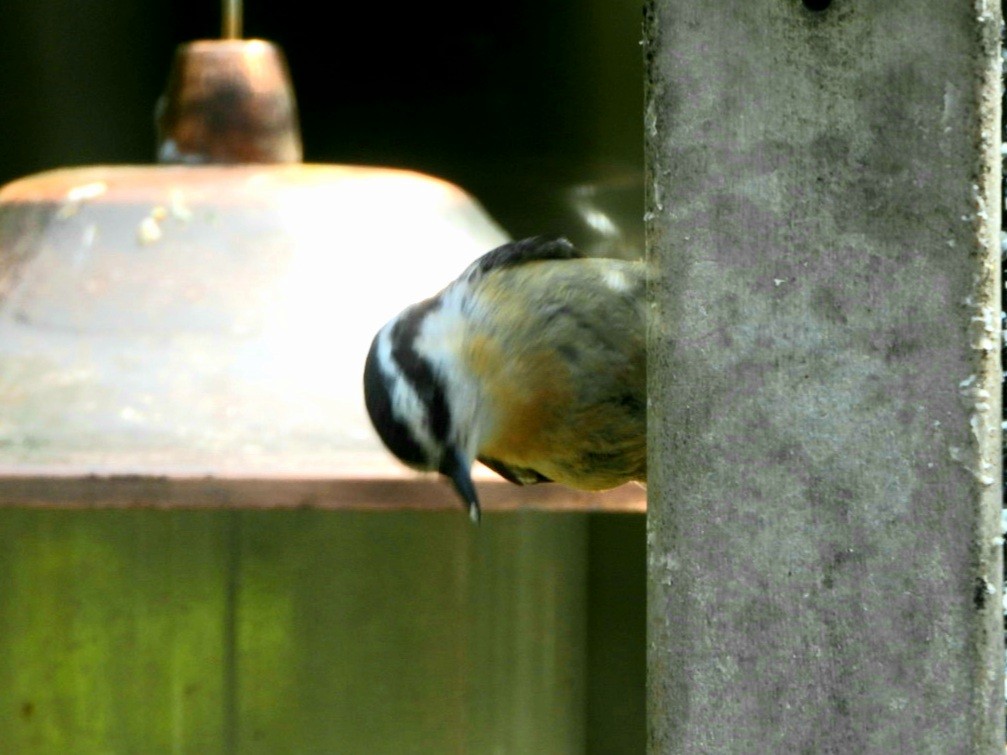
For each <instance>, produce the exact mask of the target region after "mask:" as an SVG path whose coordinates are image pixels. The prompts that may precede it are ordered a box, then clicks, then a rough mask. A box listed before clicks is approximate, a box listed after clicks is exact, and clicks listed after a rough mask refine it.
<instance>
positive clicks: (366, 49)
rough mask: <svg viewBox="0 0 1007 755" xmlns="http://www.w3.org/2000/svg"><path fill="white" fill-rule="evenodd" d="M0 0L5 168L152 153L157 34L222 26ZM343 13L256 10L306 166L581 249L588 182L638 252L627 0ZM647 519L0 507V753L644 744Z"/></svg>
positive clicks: (612, 747) (5, 175)
mask: <svg viewBox="0 0 1007 755" xmlns="http://www.w3.org/2000/svg"><path fill="white" fill-rule="evenodd" d="M0 7H2V10H3V13H2V24H0V124H2V126H0V183H2V182H6V181H8V180H10V179H13V178H16V177H19V176H23V175H26V174H30V173H33V172H36V171H40V170H44V169H47V168H52V167H56V166H73V165H86V164H102V163H105V164H108V163H143V162H149V161H150V160H151V159H152V155H153V152H154V132H153V108H154V103H155V101H156V99H157V97H158V96H159V94H160V92H161V90H162V88H163V86H164V82H165V79H166V76H167V72H168V66H169V63H170V60H171V56H172V53H173V50H174V48H175V46H176V45H177V44H178V43H180V42H184V41H187V40H190V39H197V38H206V37H213V36H215V35H216V34H217V30H218V28H219V7H218V3H216V2H211V1H209V0H208V1H207V2H192V1H190V0H185V1H182V0H173V1H172V2H168V1H167V0H163V1H158V0H143V1H140V0H87V1H86V2H81V0H4V1H3V4H2V6H0ZM334 8H335V10H334V20H333V18H330V17H329V12H328V11H326V12H320V11H319V10H318V5H317V4H316V3H297V2H286V3H276V2H266V0H259V2H255V1H254V0H249V2H247V3H246V9H245V36H247V37H262V38H266V39H270V40H272V41H274V42H277V43H278V44H279V45H281V46H282V47H283V49H284V51H285V52H286V55H287V57H288V60H289V62H290V67H291V72H292V75H293V78H294V84H295V87H296V90H297V94H298V100H299V106H300V114H301V124H302V131H303V137H304V144H305V159H306V160H307V161H311V162H333V163H357V164H371V165H388V166H394V167H403V168H411V169H416V170H420V171H424V172H428V173H432V174H435V175H438V176H441V177H443V178H446V179H449V180H451V181H453V182H455V183H457V184H459V185H461V186H462V187H464V188H466V189H467V190H469V191H470V192H472V193H473V194H474V195H475V196H476V197H477V198H478V199H479V200H480V201H481V202H482V203H483V204H484V205H485V206H486V208H487V209H488V210H489V212H490V213H491V214H492V215H493V216H494V217H496V218H497V220H498V221H499V222H500V223H501V224H502V225H503V226H504V228H505V229H506V230H507V231H508V232H510V233H511V234H512V235H514V236H522V235H527V234H532V233H542V232H555V233H564V234H566V235H569V236H570V237H571V238H573V240H574V241H576V242H578V243H581V244H584V245H590V244H591V242H592V240H593V239H594V236H592V234H595V232H596V231H597V228H592V226H591V224H590V223H587V222H585V214H584V212H583V207H581V208H580V209H579V210H578V209H577V207H576V206H575V205H576V204H577V198H578V197H581V198H583V197H584V196H585V191H586V192H587V193H588V194H590V196H591V197H593V199H592V201H595V200H597V201H598V202H601V203H603V204H604V203H608V204H607V205H606V206H607V207H608V208H609V209H611V213H610V214H611V218H613V219H614V220H615V221H616V225H618V226H619V228H620V229H621V231H622V233H623V236H624V237H625V238H627V239H629V240H630V245H631V246H633V245H634V244H636V245H638V240H639V238H640V237H641V236H642V234H641V231H640V224H641V218H640V215H641V214H642V197H641V196H640V194H641V189H640V174H641V171H642V116H641V112H642V74H641V61H640V49H639V45H638V41H639V37H640V3H639V1H638V0H633V1H630V0H607V1H606V0H582V1H581V2H576V3H574V2H569V0H568V1H567V2H559V1H558V0H535V1H534V2H533V1H532V0H511V2H508V3H484V4H472V3H462V2H458V1H457V0H446V1H445V2H441V3H416V2H409V3H405V2H392V3H355V4H354V3H348V4H339V5H336V6H334ZM592 192H594V193H592ZM637 251H639V250H638V249H637ZM629 253H632V250H631V251H630V252H629ZM0 505H2V502H0ZM644 529H645V525H644V518H643V517H642V516H639V515H599V514H542V513H531V512H527V513H509V514H497V515H490V516H488V517H487V518H486V521H485V522H484V524H483V526H482V527H481V528H480V529H478V530H476V529H474V528H472V527H470V526H469V525H468V522H467V520H466V518H465V517H464V516H463V515H461V513H460V512H455V511H450V512H439V513H427V514H419V513H415V512H388V513H380V514H374V513H370V514H362V513H347V512H322V511H273V512H269V511H266V512H263V511H212V512H206V511H203V512H197V511H154V510H134V511H71V510H60V511H37V510H35V511H27V510H17V509H9V508H7V509H2V508H0V752H3V753H60V754H62V753H99V752H100V753H161V752H172V753H174V752H179V753H183V752H184V753H214V752H228V753H287V752H289V753H385V752H387V753H406V752H415V753H446V752H457V753H469V752H471V753H481V752H505V753H521V754H522V755H524V754H526V753H527V754H536V753H553V752H556V753H567V752H571V753H572V752H585V751H586V752H591V753H613V754H617V753H639V752H643V751H644V740H645V733H644V732H645V724H644V693H643V684H644V674H645V666H644V663H645V639H644V634H645V629H644V608H645V607H644V602H645V569H644Z"/></svg>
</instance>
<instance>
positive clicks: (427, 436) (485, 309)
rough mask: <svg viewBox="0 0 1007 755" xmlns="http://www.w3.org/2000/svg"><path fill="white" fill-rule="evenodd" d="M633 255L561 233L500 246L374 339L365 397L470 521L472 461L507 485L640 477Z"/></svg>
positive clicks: (475, 504)
mask: <svg viewBox="0 0 1007 755" xmlns="http://www.w3.org/2000/svg"><path fill="white" fill-rule="evenodd" d="M645 288H646V275H645V269H644V263H643V262H641V261H627V260H618V259H603V258H594V257H586V256H585V255H584V254H583V253H582V252H580V251H579V250H578V249H577V248H576V247H574V245H573V244H571V243H570V241H568V240H567V239H565V238H563V237H553V236H534V237H530V238H525V239H521V240H517V241H512V242H509V243H506V244H503V245H501V246H499V247H497V248H495V249H493V250H491V251H489V252H486V253H485V254H483V255H482V256H481V257H479V258H478V259H476V260H475V261H474V262H472V263H471V264H470V265H469V266H468V267H467V268H466V269H465V270H464V271H463V272H462V274H461V275H460V276H459V277H458V278H457V279H456V280H454V281H453V282H451V283H449V284H448V285H447V286H446V287H445V288H444V289H443V290H442V291H440V292H439V293H438V294H436V295H435V296H433V297H431V298H429V299H426V300H424V301H421V302H419V303H416V304H413V305H411V306H409V307H407V308H406V309H404V310H403V311H402V312H401V313H400V314H398V315H397V316H396V317H394V318H392V319H391V320H390V321H389V322H388V323H387V324H385V325H384V326H383V327H382V328H381V329H380V330H379V331H378V332H377V334H376V335H375V337H374V339H373V341H372V343H371V347H370V350H369V352H368V354H367V358H366V361H365V364H364V374H363V382H364V400H365V404H366V407H367V412H368V414H369V416H370V419H371V423H372V424H373V426H374V428H375V430H376V431H377V434H378V436H379V437H380V438H381V440H382V442H383V443H384V445H385V446H386V447H387V448H388V450H389V451H391V453H392V454H394V455H395V456H396V457H398V459H399V460H400V461H402V462H403V463H404V464H406V465H407V466H410V467H412V468H414V469H417V470H420V471H436V472H439V473H440V474H442V475H444V476H445V477H446V478H448V480H450V482H451V484H452V485H453V487H454V489H455V491H456V492H457V494H458V495H459V497H460V498H461V499H462V502H463V504H464V505H465V506H466V507H467V508H468V513H469V516H470V518H471V519H472V521H473V522H476V523H478V522H479V519H480V510H481V509H480V503H479V498H478V496H477V494H476V489H475V486H474V484H473V482H472V475H471V468H472V465H473V462H474V461H475V460H479V461H480V462H482V463H483V464H484V465H485V466H487V467H489V468H490V469H492V470H493V471H495V472H496V473H497V474H499V475H500V476H501V477H503V478H504V479H506V480H509V481H510V482H512V483H516V484H519V485H530V484H535V483H543V482H556V483H559V484H562V485H565V486H567V487H570V488H575V489H579V490H604V489H608V488H613V487H617V486H619V485H621V484H623V483H626V482H630V481H637V482H641V483H644V484H646V479H647V449H646V431H647V420H646V414H647V399H646V391H647V387H646V382H647V359H646V343H645V342H646V333H645V331H646V326H645V321H646V317H645V315H646V311H645V310H646V305H645V301H644V299H645Z"/></svg>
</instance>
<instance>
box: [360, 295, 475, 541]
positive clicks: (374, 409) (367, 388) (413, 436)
mask: <svg viewBox="0 0 1007 755" xmlns="http://www.w3.org/2000/svg"><path fill="white" fill-rule="evenodd" d="M441 305H442V302H441V299H440V298H437V297H435V298H433V299H427V300H426V301H423V302H420V303H419V304H416V305H414V306H412V307H410V308H409V309H407V310H405V311H404V312H402V313H401V314H400V315H398V317H396V318H394V319H393V320H392V321H391V322H389V323H388V324H387V325H385V326H384V327H383V328H382V329H381V330H380V331H378V334H377V335H376V336H375V337H374V341H373V343H372V344H371V349H370V352H369V353H368V354H367V360H366V362H365V365H364V401H365V403H366V405H367V412H368V414H369V415H370V418H371V423H372V424H373V425H374V429H375V430H376V431H377V433H378V436H379V437H380V438H381V440H382V442H383V443H384V444H385V446H387V448H388V450H389V451H391V452H392V453H393V454H395V456H396V457H398V459H399V460H400V461H402V462H403V463H404V464H406V465H408V466H410V467H412V468H413V469H417V470H420V471H425V472H433V471H436V472H440V473H441V474H443V475H444V476H445V477H447V478H448V479H449V480H450V481H451V484H452V485H453V486H454V489H455V490H456V491H457V492H458V495H459V496H461V499H462V501H463V503H464V504H465V506H466V507H467V508H468V512H469V517H470V518H471V519H472V521H473V522H478V521H479V517H480V508H479V498H478V496H477V495H476V490H475V485H474V484H473V482H472V472H471V468H472V456H471V454H470V453H469V451H468V450H467V449H466V448H465V447H464V445H465V444H464V441H463V438H464V436H465V435H466V433H464V432H462V431H463V430H464V428H461V427H459V424H460V422H461V421H462V418H460V417H457V416H454V414H453V411H452V405H453V403H454V404H456V403H457V402H452V401H451V400H450V396H449V391H450V390H451V389H452V388H453V387H454V386H453V385H452V381H451V380H450V379H449V376H447V375H445V374H444V369H443V368H442V367H441V363H442V362H443V361H444V360H443V357H442V358H440V359H438V358H436V357H435V355H434V354H431V353H429V351H428V350H427V349H425V348H424V339H422V338H421V331H422V329H423V326H424V323H425V322H427V321H428V320H430V319H431V318H443V317H444V316H445V313H443V312H441V311H440V310H441ZM448 316H449V315H448Z"/></svg>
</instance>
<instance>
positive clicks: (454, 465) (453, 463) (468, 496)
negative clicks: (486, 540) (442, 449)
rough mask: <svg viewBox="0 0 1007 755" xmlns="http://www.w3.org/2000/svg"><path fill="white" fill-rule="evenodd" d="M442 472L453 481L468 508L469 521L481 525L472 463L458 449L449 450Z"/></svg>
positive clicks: (445, 456) (442, 463) (443, 462)
mask: <svg viewBox="0 0 1007 755" xmlns="http://www.w3.org/2000/svg"><path fill="white" fill-rule="evenodd" d="M440 472H441V474H442V475H444V476H445V477H447V478H449V479H450V480H451V484H452V485H454V488H455V490H456V491H458V495H460V496H461V498H462V502H463V503H464V504H465V505H466V506H467V507H468V510H469V519H471V520H472V522H473V523H474V524H479V517H480V510H479V496H477V495H476V486H475V485H474V484H473V483H472V462H471V461H470V460H469V459H467V458H466V457H465V454H463V453H462V452H461V451H460V450H458V449H457V448H449V449H448V450H447V453H446V454H445V455H444V460H443V461H442V462H441V468H440Z"/></svg>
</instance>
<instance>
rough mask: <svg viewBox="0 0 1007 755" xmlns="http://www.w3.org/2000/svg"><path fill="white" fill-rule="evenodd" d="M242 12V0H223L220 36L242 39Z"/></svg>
mask: <svg viewBox="0 0 1007 755" xmlns="http://www.w3.org/2000/svg"><path fill="white" fill-rule="evenodd" d="M242 13H243V8H242V0H222V3H221V14H220V19H221V21H220V36H221V37H222V38H223V39H241V35H242V20H243V18H242Z"/></svg>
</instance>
